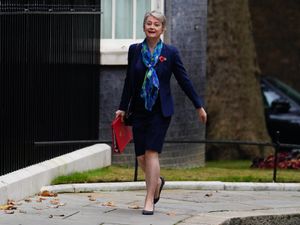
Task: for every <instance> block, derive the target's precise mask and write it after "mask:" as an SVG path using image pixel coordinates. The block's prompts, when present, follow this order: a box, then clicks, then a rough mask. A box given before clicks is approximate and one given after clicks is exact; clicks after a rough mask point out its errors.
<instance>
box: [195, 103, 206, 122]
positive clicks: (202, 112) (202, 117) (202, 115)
mask: <svg viewBox="0 0 300 225" xmlns="http://www.w3.org/2000/svg"><path fill="white" fill-rule="evenodd" d="M197 113H198V117H199V120H200V122H201V123H203V124H205V123H206V121H207V114H206V112H205V110H204V108H202V107H201V108H199V109H197Z"/></svg>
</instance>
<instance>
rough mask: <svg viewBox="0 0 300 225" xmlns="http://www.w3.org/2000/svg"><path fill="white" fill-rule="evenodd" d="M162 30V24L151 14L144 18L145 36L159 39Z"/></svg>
mask: <svg viewBox="0 0 300 225" xmlns="http://www.w3.org/2000/svg"><path fill="white" fill-rule="evenodd" d="M163 31H164V29H163V25H162V23H161V22H160V21H159V20H158V19H156V18H155V17H153V16H149V17H148V18H147V19H146V23H145V25H144V32H145V34H146V37H147V38H153V39H159V38H160V35H161V34H162V33H163Z"/></svg>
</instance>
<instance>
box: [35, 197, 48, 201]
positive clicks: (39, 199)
mask: <svg viewBox="0 0 300 225" xmlns="http://www.w3.org/2000/svg"><path fill="white" fill-rule="evenodd" d="M44 200H46V198H42V197H39V198H38V199H37V200H36V202H42V201H44Z"/></svg>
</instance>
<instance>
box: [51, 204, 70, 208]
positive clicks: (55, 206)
mask: <svg viewBox="0 0 300 225" xmlns="http://www.w3.org/2000/svg"><path fill="white" fill-rule="evenodd" d="M64 205H66V203H59V204H57V205H52V206H50V208H53V209H57V208H58V207H60V206H64Z"/></svg>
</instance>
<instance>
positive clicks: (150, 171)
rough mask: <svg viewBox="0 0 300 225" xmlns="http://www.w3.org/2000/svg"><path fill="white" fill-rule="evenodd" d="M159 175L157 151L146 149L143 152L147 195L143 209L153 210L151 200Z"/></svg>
mask: <svg viewBox="0 0 300 225" xmlns="http://www.w3.org/2000/svg"><path fill="white" fill-rule="evenodd" d="M159 175H160V165H159V157H158V153H157V152H155V151H152V150H147V151H146V152H145V180H146V188H147V195H146V199H145V206H144V210H148V211H152V210H153V207H154V205H153V204H154V203H153V200H154V195H155V192H156V189H157V186H158V182H159Z"/></svg>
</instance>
